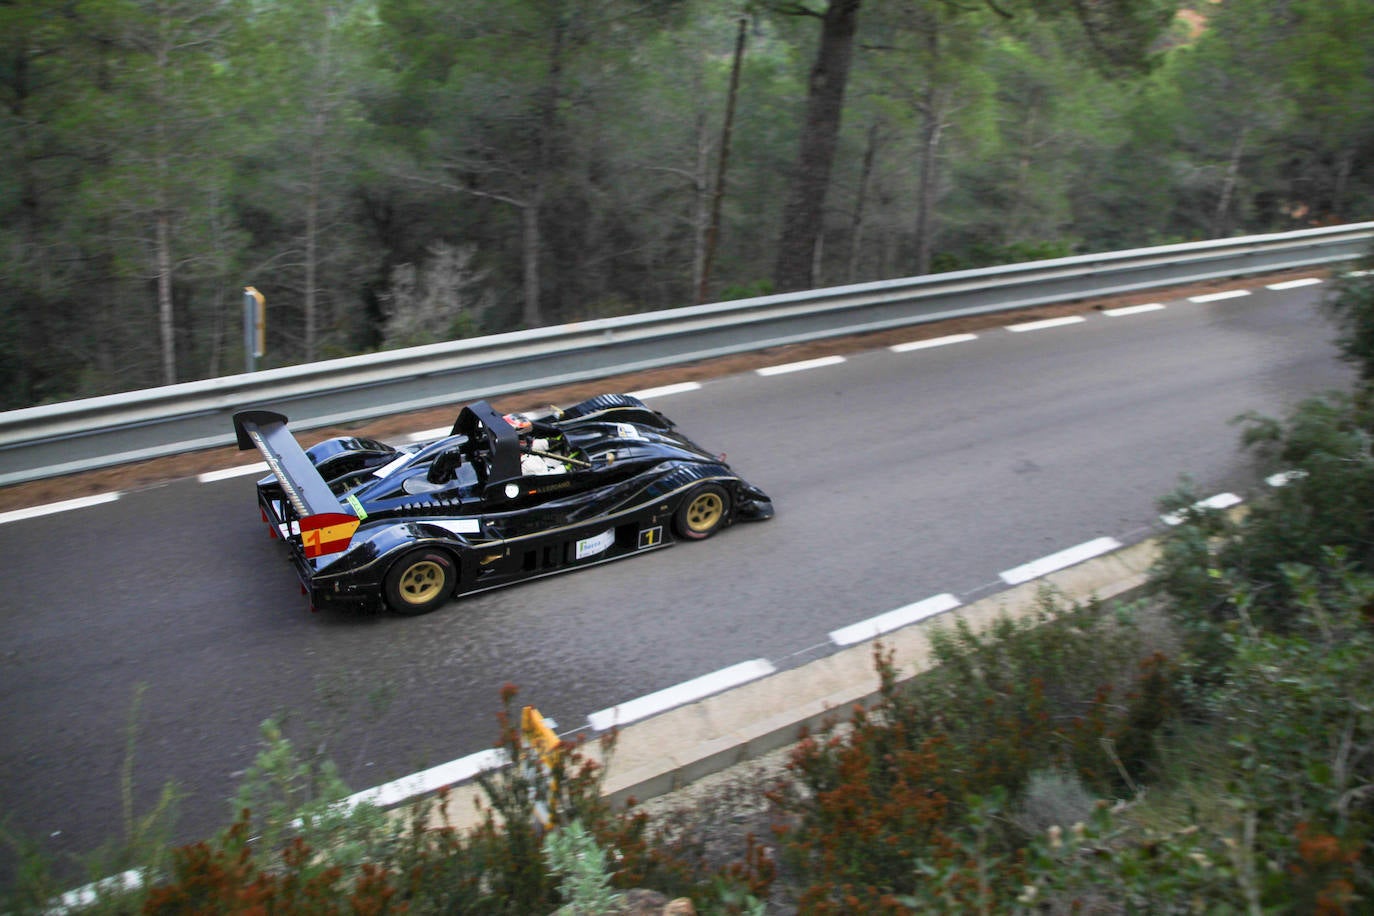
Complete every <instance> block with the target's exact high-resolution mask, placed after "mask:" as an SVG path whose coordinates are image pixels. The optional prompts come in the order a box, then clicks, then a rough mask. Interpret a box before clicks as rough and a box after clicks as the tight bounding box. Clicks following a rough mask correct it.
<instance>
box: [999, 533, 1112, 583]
mask: <svg viewBox="0 0 1374 916" xmlns="http://www.w3.org/2000/svg"><path fill="white" fill-rule="evenodd" d="M1120 549H1121V543H1120V542H1119V541H1117V540H1116V538H1098V539H1097V540H1094V541H1088V542H1087V543H1085V544H1079V545H1078V546H1077V547H1070V548H1068V549H1067V550H1061V551H1059V552H1058V553H1052V554H1050V555H1049V556H1047V557H1041V558H1040V559H1038V560H1032V561H1031V562H1029V563H1025V564H1022V565H1021V566H1017V567H1015V568H1013V569H1008V570H1007V571H1006V572H1003V573H1001V577H1002V581H1003V582H1005V583H1007V584H1008V585H1020V584H1021V583H1022V582H1029V581H1031V580H1032V579H1039V578H1040V577H1041V576H1048V575H1049V574H1050V573H1052V572H1057V571H1058V570H1061V569H1066V568H1068V567H1070V566H1076V565H1077V564H1079V563H1082V562H1083V561H1084V560H1091V559H1092V558H1093V557H1096V556H1099V555H1101V554H1104V553H1111V552H1112V551H1113V550H1120Z"/></svg>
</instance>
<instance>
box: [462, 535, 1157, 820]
mask: <svg viewBox="0 0 1374 916" xmlns="http://www.w3.org/2000/svg"><path fill="white" fill-rule="evenodd" d="M1157 556H1158V544H1157V542H1156V541H1155V540H1154V539H1151V540H1147V541H1142V542H1140V543H1138V544H1134V545H1132V546H1129V547H1125V548H1122V549H1120V550H1117V551H1114V552H1113V553H1110V554H1105V555H1103V556H1100V557H1096V558H1094V559H1091V560H1087V561H1085V562H1083V563H1080V564H1078V565H1076V566H1072V567H1069V568H1067V569H1062V570H1059V571H1057V572H1054V573H1051V574H1049V575H1047V576H1044V577H1042V578H1039V579H1035V580H1033V581H1030V582H1025V583H1022V584H1020V585H1017V586H1014V587H1012V588H1009V589H1006V590H1005V591H1001V592H998V593H997V594H995V595H991V596H989V597H987V598H983V599H981V600H979V601H976V602H974V603H972V604H968V605H961V606H960V607H957V608H955V609H953V610H950V611H946V612H945V613H943V614H940V615H938V616H937V617H934V618H931V619H930V620H925V621H921V622H919V623H914V624H911V625H909V626H906V627H903V628H901V629H898V630H894V631H892V632H890V633H886V634H884V635H883V636H881V637H878V638H875V639H869V640H865V641H864V642H861V643H857V644H855V645H852V646H849V647H847V648H844V649H841V650H839V651H837V652H834V653H832V654H831V655H827V656H825V657H824V658H819V659H816V660H815V661H812V662H808V663H806V664H804V665H800V666H798V667H795V668H788V669H784V670H782V671H778V672H776V673H774V674H771V675H768V676H767V677H763V678H759V679H758V680H755V681H751V682H749V683H747V684H744V685H742V686H740V687H736V688H734V689H733V690H729V691H726V692H724V693H719V694H716V695H714V696H710V697H707V698H705V699H702V700H698V701H697V702H694V703H690V704H687V705H684V706H680V707H677V708H675V709H670V710H667V711H666V712H662V713H659V714H658V715H655V716H652V717H650V718H647V719H643V720H641V721H638V722H634V723H632V724H630V725H627V726H625V727H623V728H621V729H620V731H619V734H618V736H617V740H616V745H615V749H614V752H613V753H612V755H611V756H610V758H609V760H602V759H601V755H600V749H599V747H598V746H597V745H596V744H595V743H588V745H587V746H586V747H585V748H584V751H583V753H584V754H586V756H588V757H589V758H591V759H593V760H597V761H598V762H602V763H604V764H605V765H606V777H605V782H604V784H603V787H604V791H605V796H606V798H607V799H608V800H609V801H610V802H611V803H612V804H615V805H623V804H625V803H627V802H628V801H630V800H631V799H634V800H636V801H646V800H648V799H651V798H656V797H659V796H661V795H666V794H668V793H670V792H673V791H675V790H677V789H680V788H683V787H684V786H686V785H688V784H690V783H692V782H695V781H696V780H698V779H701V778H702V777H704V776H709V775H712V774H714V773H718V772H720V771H722V770H725V769H727V768H729V767H732V766H734V765H736V764H739V763H745V762H747V761H749V760H752V759H755V758H757V757H760V756H762V755H763V754H766V753H768V752H770V751H774V750H777V749H779V748H782V747H786V746H788V745H790V744H794V743H796V742H797V741H798V740H800V739H801V737H802V735H803V734H805V733H806V732H807V731H815V730H817V729H819V728H821V727H822V725H823V724H824V723H825V722H826V721H827V720H833V719H835V718H838V717H842V716H843V714H844V713H845V712H846V711H847V710H849V709H851V708H853V707H854V706H855V705H856V704H862V705H865V706H871V705H872V704H873V703H874V702H875V701H876V700H877V698H878V688H879V683H878V675H877V672H876V670H875V669H874V665H873V650H874V646H875V644H876V643H877V642H879V641H881V643H882V645H883V646H884V647H885V648H888V649H891V650H893V651H894V652H895V655H894V660H895V662H896V664H897V666H898V677H899V679H900V680H905V679H907V678H910V677H913V676H915V675H916V674H919V673H921V672H923V671H926V670H928V669H929V668H930V667H931V660H932V659H931V647H930V633H931V631H932V628H933V627H937V626H938V627H948V626H950V625H951V624H953V622H954V621H955V620H959V619H962V620H965V621H967V622H968V623H969V625H970V626H972V627H973V628H974V629H975V630H982V629H985V628H986V627H987V626H988V625H990V624H991V623H992V622H993V621H994V620H996V619H997V618H998V617H999V616H1002V615H1007V616H1011V617H1021V616H1024V615H1026V614H1030V613H1033V612H1034V611H1035V610H1036V608H1037V607H1038V606H1039V604H1040V601H1041V599H1042V596H1043V595H1044V594H1046V593H1048V594H1050V595H1053V596H1055V597H1057V598H1060V599H1062V600H1064V601H1066V602H1084V601H1088V600H1090V599H1092V598H1094V597H1095V598H1098V599H1104V600H1105V599H1109V598H1120V597H1125V596H1127V595H1129V594H1130V593H1131V592H1133V591H1136V590H1138V589H1139V588H1140V587H1141V586H1143V585H1144V584H1145V581H1146V577H1147V575H1148V572H1149V569H1150V566H1151V565H1152V564H1153V563H1154V561H1155V558H1156V557H1157ZM485 810H486V805H485V796H484V795H483V793H482V790H481V788H480V786H478V785H477V784H476V783H475V782H471V783H465V784H463V785H459V786H455V787H453V788H452V789H451V790H450V792H449V803H448V805H447V812H448V814H447V819H446V820H445V821H444V822H443V823H444V825H446V826H450V827H457V828H460V829H463V828H467V827H472V826H475V825H477V824H478V823H479V822H480V821H481V818H482V816H483V812H484V811H485Z"/></svg>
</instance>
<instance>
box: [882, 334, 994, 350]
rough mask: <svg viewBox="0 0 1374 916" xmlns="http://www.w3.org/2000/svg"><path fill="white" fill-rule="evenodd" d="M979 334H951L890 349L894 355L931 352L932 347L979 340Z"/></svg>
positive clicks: (897, 345) (896, 345)
mask: <svg viewBox="0 0 1374 916" xmlns="http://www.w3.org/2000/svg"><path fill="white" fill-rule="evenodd" d="M977 339H978V335H977V334H950V335H949V336H948V337H932V338H931V339H930V340H913V341H911V342H910V343H899V344H894V345H893V346H891V347H888V349H889V350H891V351H892V352H893V353H910V352H911V351H912V350H929V349H930V348H931V347H947V346H949V345H950V344H957V343H967V342H968V341H970V340H977Z"/></svg>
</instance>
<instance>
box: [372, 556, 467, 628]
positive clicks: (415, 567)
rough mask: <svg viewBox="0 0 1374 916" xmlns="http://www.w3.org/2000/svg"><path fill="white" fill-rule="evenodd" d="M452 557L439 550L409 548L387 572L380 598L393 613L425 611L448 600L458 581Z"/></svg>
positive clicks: (411, 614) (410, 613)
mask: <svg viewBox="0 0 1374 916" xmlns="http://www.w3.org/2000/svg"><path fill="white" fill-rule="evenodd" d="M457 581H458V576H457V571H456V570H455V569H454V566H453V558H452V557H450V556H449V555H448V554H447V553H444V552H443V551H442V550H412V551H411V552H410V553H408V554H406V555H405V556H403V557H401V559H400V560H398V561H396V563H394V564H393V565H392V567H391V569H390V570H388V571H387V574H386V580H385V581H384V582H383V583H382V598H383V599H384V600H385V601H386V606H387V607H389V608H390V609H391V610H392V611H393V612H394V613H397V614H404V615H406V616H407V617H414V616H417V615H420V614H428V613H429V612H430V611H432V610H434V609H435V608H437V607H439V605H441V604H443V603H444V602H446V601H448V599H449V598H450V597H451V596H452V595H453V589H454V586H455V585H456V584H457Z"/></svg>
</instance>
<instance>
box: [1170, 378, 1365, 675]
mask: <svg viewBox="0 0 1374 916" xmlns="http://www.w3.org/2000/svg"><path fill="white" fill-rule="evenodd" d="M1242 421H1243V422H1244V423H1245V424H1246V429H1245V433H1244V436H1243V441H1244V442H1245V444H1246V445H1247V446H1248V447H1249V448H1251V449H1252V450H1253V451H1254V452H1255V453H1256V455H1257V457H1258V458H1259V460H1260V462H1261V466H1262V468H1263V469H1264V470H1265V471H1266V472H1268V473H1276V472H1282V473H1284V474H1285V478H1286V481H1287V482H1286V484H1285V485H1284V486H1281V487H1276V488H1272V489H1271V491H1270V492H1268V493H1267V494H1265V495H1264V496H1263V497H1262V498H1260V499H1258V500H1256V501H1254V502H1253V503H1252V504H1251V505H1250V506H1249V507H1248V510H1247V511H1246V513H1245V514H1244V515H1243V517H1240V518H1235V517H1231V516H1228V515H1226V514H1223V513H1220V512H1216V511H1214V510H1205V509H1194V508H1188V507H1190V506H1191V504H1192V503H1193V502H1194V501H1195V498H1194V497H1193V495H1192V494H1191V493H1190V492H1188V490H1187V489H1186V488H1185V489H1183V490H1181V491H1180V492H1179V493H1177V494H1175V495H1174V496H1173V497H1171V498H1170V499H1169V500H1168V501H1166V503H1165V508H1167V509H1175V510H1179V511H1181V512H1182V514H1183V517H1184V520H1185V521H1184V524H1181V525H1179V526H1177V527H1176V528H1175V529H1174V530H1173V531H1171V532H1169V534H1168V535H1167V536H1166V537H1165V538H1164V539H1163V541H1162V544H1161V556H1160V559H1159V561H1158V562H1157V563H1156V566H1155V569H1154V570H1153V573H1152V583H1153V587H1154V588H1155V590H1156V591H1157V592H1158V593H1159V594H1161V595H1165V596H1167V597H1168V599H1169V600H1170V602H1171V606H1172V609H1173V612H1174V614H1175V616H1176V617H1177V619H1178V621H1179V623H1180V625H1181V626H1182V628H1183V629H1184V630H1185V631H1186V632H1187V633H1188V635H1189V639H1190V652H1191V655H1192V658H1193V662H1194V674H1195V676H1197V677H1198V678H1200V679H1201V680H1202V681H1203V682H1205V683H1214V682H1216V680H1217V679H1218V678H1219V677H1220V676H1222V674H1223V673H1224V672H1225V670H1226V669H1227V666H1228V664H1229V659H1230V656H1231V654H1232V652H1233V651H1234V644H1233V642H1232V640H1231V634H1233V632H1234V631H1235V630H1236V628H1238V627H1241V626H1251V627H1259V628H1261V629H1264V630H1273V631H1276V632H1288V631H1291V630H1294V629H1295V628H1301V627H1303V626H1304V625H1305V624H1304V621H1305V617H1304V614H1303V611H1302V602H1303V601H1304V600H1307V599H1306V597H1305V596H1306V594H1307V592H1308V590H1310V588H1312V587H1315V588H1316V589H1317V591H1318V593H1320V594H1326V593H1327V592H1328V591H1330V590H1332V589H1335V590H1336V591H1340V590H1341V589H1342V588H1344V586H1343V585H1341V584H1340V582H1341V580H1340V579H1339V576H1342V575H1344V572H1343V570H1344V569H1346V568H1347V567H1349V568H1352V569H1354V570H1356V571H1368V570H1371V569H1374V516H1371V515H1370V513H1368V512H1365V511H1363V510H1360V509H1358V508H1356V507H1361V506H1367V505H1370V504H1371V503H1370V500H1374V454H1371V450H1370V447H1369V443H1370V440H1371V434H1372V433H1374V406H1371V402H1370V400H1369V394H1368V393H1367V392H1363V391H1362V392H1359V393H1357V394H1355V395H1346V394H1342V393H1338V392H1332V393H1329V394H1327V395H1325V396H1322V397H1319V398H1313V399H1310V400H1308V401H1305V402H1303V403H1302V404H1300V405H1298V407H1297V408H1295V409H1294V411H1293V412H1292V414H1291V416H1290V417H1289V418H1288V419H1287V420H1286V421H1284V422H1280V421H1277V420H1273V419H1271V418H1266V417H1260V416H1255V415H1247V416H1245V417H1243V418H1242ZM1352 510H1353V511H1352ZM1333 551H1335V553H1333ZM1294 564H1298V565H1300V566H1304V567H1307V568H1309V569H1311V570H1316V572H1315V573H1310V574H1304V575H1303V576H1295V575H1294V574H1293V565H1294Z"/></svg>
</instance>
